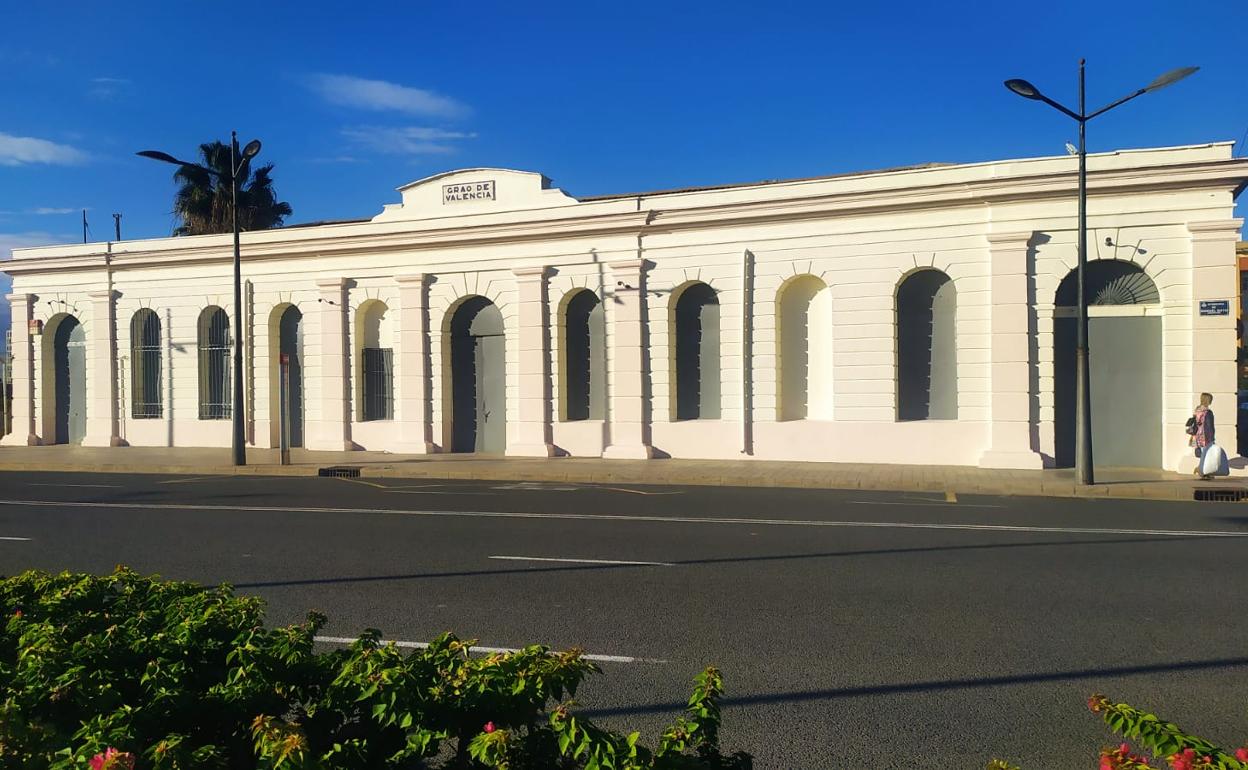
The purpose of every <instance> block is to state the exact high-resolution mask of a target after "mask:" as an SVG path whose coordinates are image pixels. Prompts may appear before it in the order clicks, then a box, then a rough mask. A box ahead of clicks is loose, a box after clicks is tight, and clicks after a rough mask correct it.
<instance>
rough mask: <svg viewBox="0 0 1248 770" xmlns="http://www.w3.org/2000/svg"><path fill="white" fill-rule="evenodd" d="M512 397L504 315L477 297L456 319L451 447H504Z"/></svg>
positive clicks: (453, 321) (477, 449)
mask: <svg viewBox="0 0 1248 770" xmlns="http://www.w3.org/2000/svg"><path fill="white" fill-rule="evenodd" d="M506 399H507V387H506V362H505V354H504V346H503V314H502V313H500V312H499V311H498V308H497V307H495V306H494V303H493V302H490V301H489V300H488V299H486V298H485V297H472V298H470V299H468V300H465V301H464V302H463V304H461V305H460V306H459V308H458V309H456V311H455V315H454V316H452V318H451V451H452V452H499V453H501V452H503V451H504V450H505V449H506V448H507V409H506Z"/></svg>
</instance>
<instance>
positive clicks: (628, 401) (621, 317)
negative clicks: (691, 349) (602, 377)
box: [602, 259, 654, 460]
mask: <svg viewBox="0 0 1248 770" xmlns="http://www.w3.org/2000/svg"><path fill="white" fill-rule="evenodd" d="M607 266H608V267H609V268H610V269H611V275H612V277H613V278H614V279H615V281H614V283H615V287H614V289H613V290H612V291H611V295H610V296H612V297H613V302H614V304H613V305H612V308H611V312H612V321H611V354H612V355H611V359H610V365H611V369H610V372H609V373H608V382H609V384H610V392H611V415H610V416H611V443H610V444H609V445H608V446H607V448H606V451H604V452H603V453H602V456H603V457H608V458H631V459H638V460H648V459H650V458H651V457H653V456H654V448H653V447H652V446H651V445H650V383H649V382H648V375H649V371H650V366H649V360H648V354H649V351H648V348H647V334H646V326H645V324H646V268H648V267H649V266H650V263H649V262H647V261H646V260H644V259H630V260H622V261H619V262H610V263H608V265H607ZM603 301H604V302H606V301H607V297H603Z"/></svg>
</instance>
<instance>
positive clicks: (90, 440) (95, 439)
mask: <svg viewBox="0 0 1248 770" xmlns="http://www.w3.org/2000/svg"><path fill="white" fill-rule="evenodd" d="M115 439H116V437H115V436H110V435H108V434H107V433H105V434H103V435H92V434H90V433H88V434H87V435H86V436H84V437H83V439H82V445H83V446H119V445H118V444H114V443H113V441H114V440H115Z"/></svg>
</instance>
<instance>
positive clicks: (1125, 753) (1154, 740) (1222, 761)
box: [988, 695, 1248, 770]
mask: <svg viewBox="0 0 1248 770" xmlns="http://www.w3.org/2000/svg"><path fill="white" fill-rule="evenodd" d="M1088 709H1089V710H1090V711H1091V712H1092V713H1093V714H1099V715H1100V717H1101V719H1102V720H1103V721H1104V722H1105V724H1106V725H1107V726H1108V727H1109V729H1111V730H1113V731H1114V732H1115V733H1117V734H1118V735H1121V736H1122V737H1123V738H1127V739H1128V740H1131V741H1134V742H1135V743H1136V744H1137V745H1139V746H1140V747H1142V752H1141V753H1139V754H1137V753H1135V750H1134V749H1133V747H1132V746H1131V744H1130V743H1122V744H1119V745H1118V746H1116V747H1107V748H1104V749H1101V753H1100V769H1101V770H1150V769H1152V768H1160V767H1163V765H1162V763H1163V762H1164V763H1165V765H1164V767H1169V768H1171V770H1248V747H1242V748H1239V749H1235V750H1234V751H1231V750H1229V749H1224V748H1220V747H1218V746H1216V745H1214V744H1213V743H1212V742H1211V741H1207V740H1205V739H1204V738H1201V737H1199V736H1196V735H1191V734H1189V733H1187V732H1185V731H1184V730H1183V729H1182V728H1181V727H1179V726H1178V725H1176V724H1174V723H1173V722H1165V721H1162V720H1161V719H1160V718H1158V717H1157V715H1156V714H1149V713H1147V712H1144V711H1141V710H1139V709H1137V708H1135V707H1134V706H1131V705H1128V704H1126V703H1114V702H1113V701H1111V700H1110V699H1109V698H1106V697H1105V696H1104V695H1093V696H1092V697H1091V698H1089V699H1088ZM1150 753H1151V754H1152V755H1153V757H1152V758H1150V757H1149V754H1150ZM988 770H1019V768H1017V767H1015V766H1014V765H1011V764H1009V763H1008V762H1005V761H1003V760H1000V759H994V760H992V761H991V762H989V763H988Z"/></svg>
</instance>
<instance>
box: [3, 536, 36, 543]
mask: <svg viewBox="0 0 1248 770" xmlns="http://www.w3.org/2000/svg"><path fill="white" fill-rule="evenodd" d="M0 540H13V541H17V542H19V543H29V542H30V538H28V537H0Z"/></svg>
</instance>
